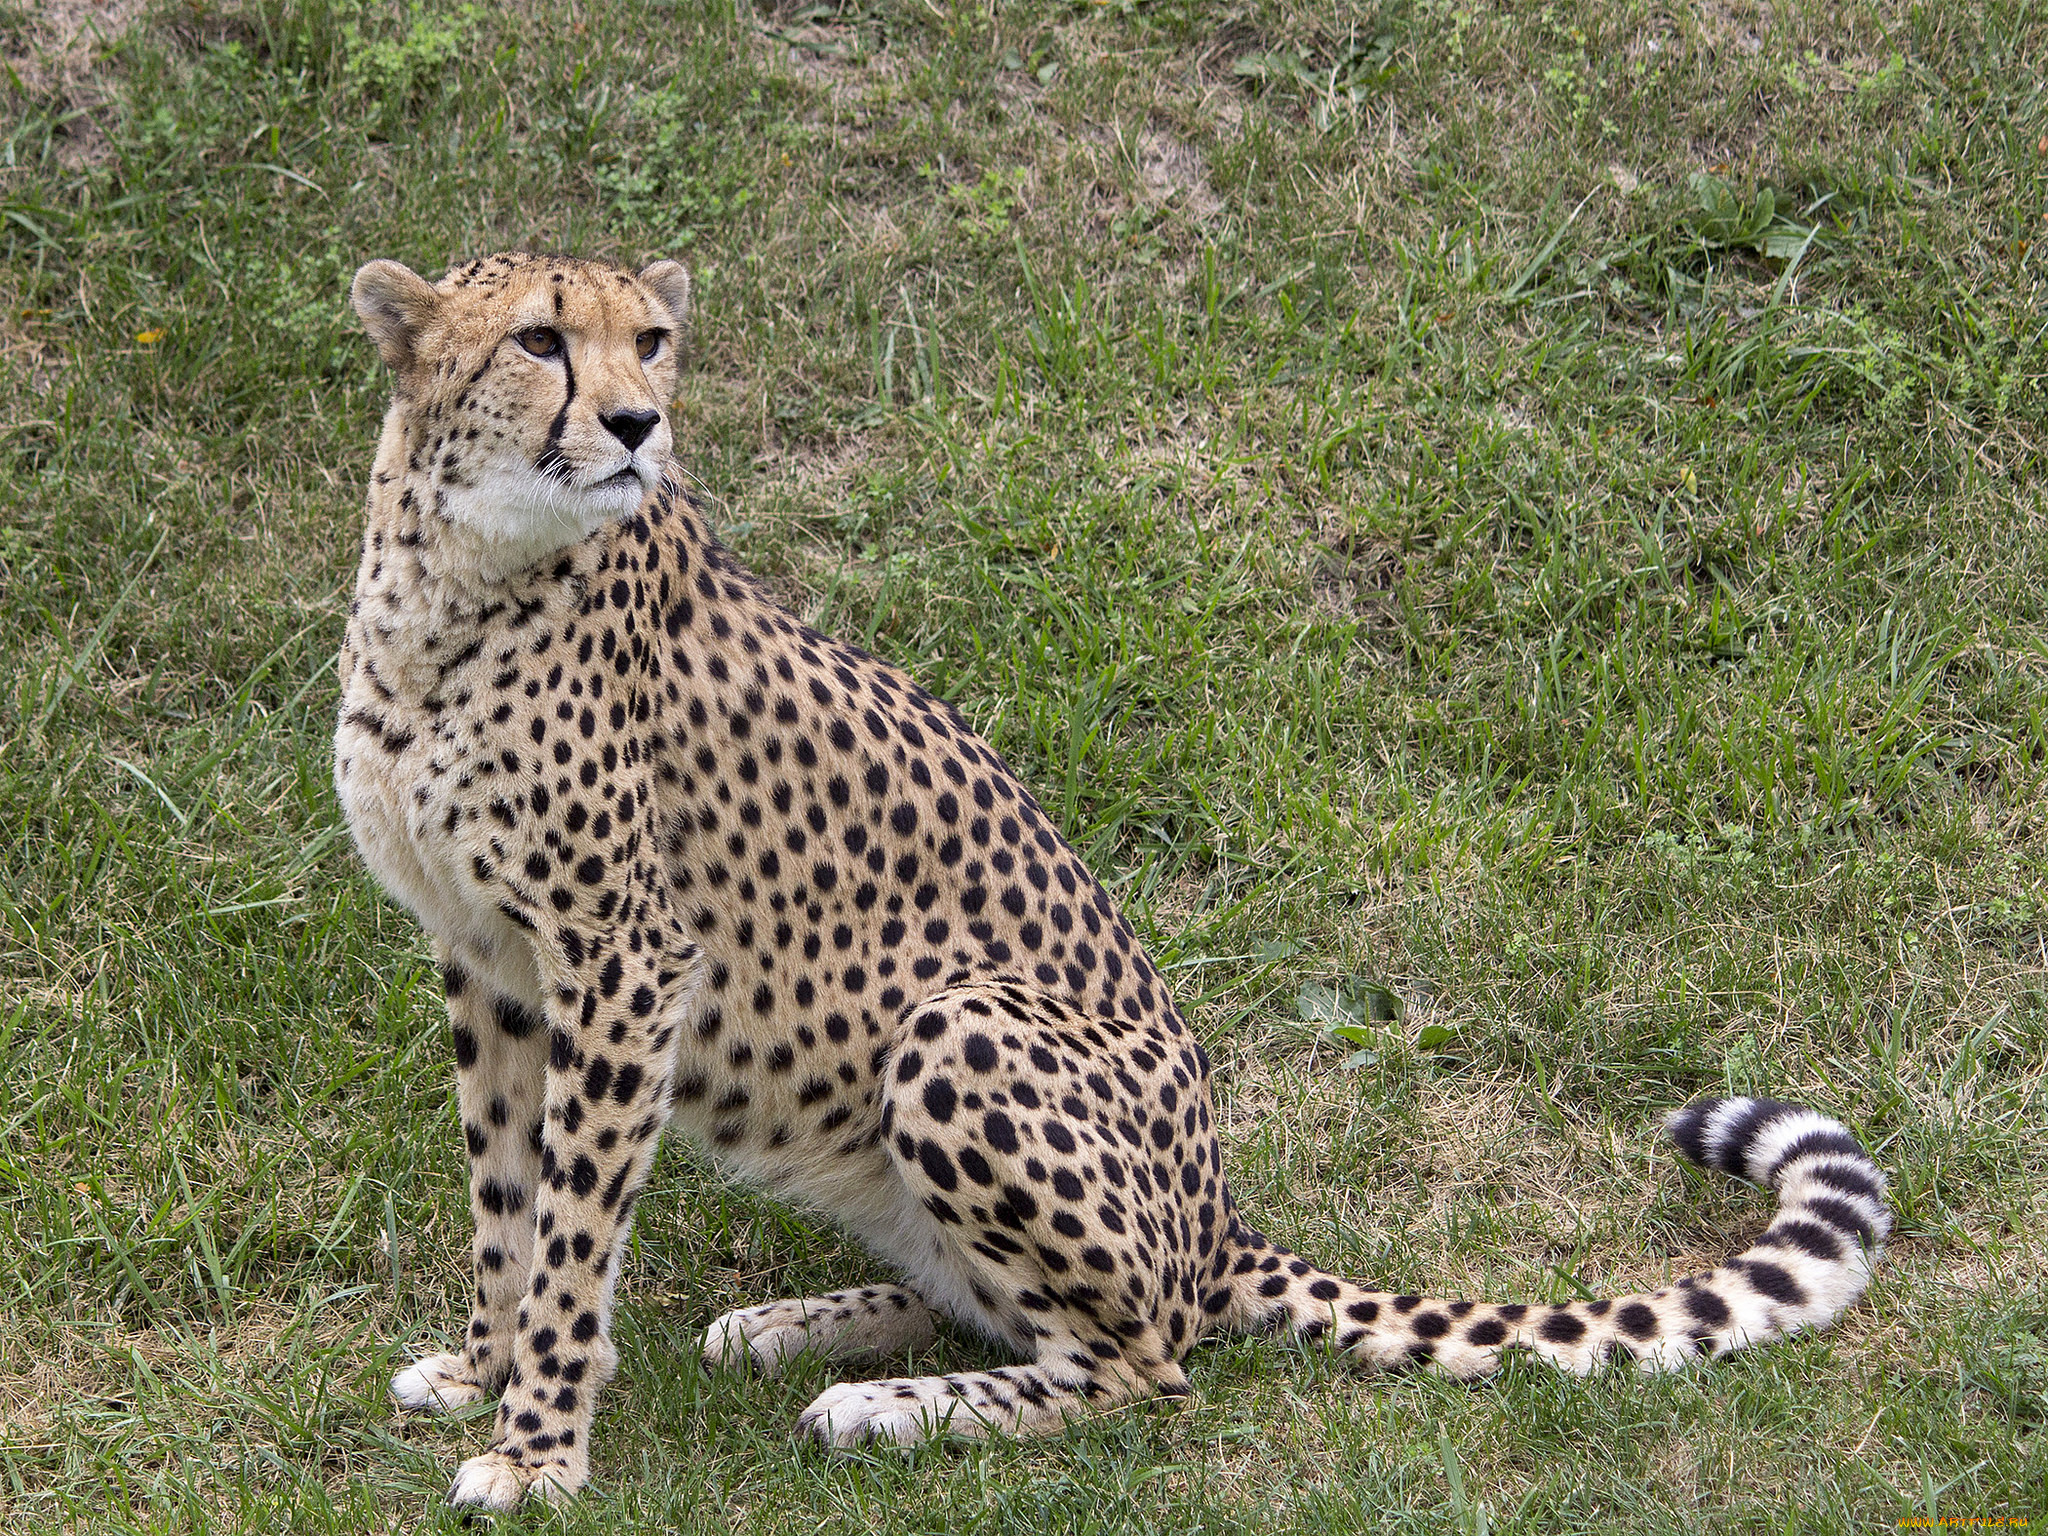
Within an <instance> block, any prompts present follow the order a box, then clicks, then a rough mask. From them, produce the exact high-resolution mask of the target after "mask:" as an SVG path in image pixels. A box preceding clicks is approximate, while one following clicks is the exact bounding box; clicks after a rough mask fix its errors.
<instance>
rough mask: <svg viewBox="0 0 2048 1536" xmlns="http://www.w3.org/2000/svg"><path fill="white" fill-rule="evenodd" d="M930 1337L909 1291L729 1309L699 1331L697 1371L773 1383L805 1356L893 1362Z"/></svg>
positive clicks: (925, 1314) (927, 1313) (886, 1289)
mask: <svg viewBox="0 0 2048 1536" xmlns="http://www.w3.org/2000/svg"><path fill="white" fill-rule="evenodd" d="M932 1337H933V1328H932V1314H931V1309H930V1308H929V1307H927V1306H926V1305H925V1304H924V1302H923V1300H922V1299H921V1298H920V1297H919V1296H918V1295H917V1294H916V1293H915V1292H913V1291H909V1290H906V1289H905V1288H904V1287H902V1286H900V1285H870V1286H862V1287H861V1288H860V1289H859V1290H856V1291H834V1292H833V1293H832V1294H831V1295H829V1296H810V1297H805V1298H802V1299H792V1300H788V1301H771V1302H768V1303H766V1304H765V1305H762V1306H758V1307H736V1308H734V1309H733V1310H732V1311H730V1312H727V1313H726V1314H724V1315H723V1316H722V1317H720V1318H718V1319H717V1320H716V1321H715V1322H713V1323H712V1325H711V1326H710V1327H709V1328H707V1329H705V1330H704V1364H705V1365H706V1366H708V1367H711V1368H712V1369H717V1368H719V1367H721V1366H723V1367H729V1368H730V1367H738V1368H751V1369H753V1370H756V1371H759V1372H760V1373H761V1374H762V1375H764V1376H776V1375H780V1374H781V1372H782V1368H783V1366H784V1365H785V1364H786V1363H787V1362H788V1361H789V1360H791V1359H792V1358H794V1357H795V1356H796V1355H799V1354H802V1353H804V1352H806V1351H808V1352H810V1353H812V1354H815V1355H817V1356H819V1357H820V1358H821V1359H826V1360H840V1359H848V1358H853V1357H857V1356H860V1355H894V1354H900V1353H901V1352H902V1351H904V1350H909V1349H922V1348H923V1347H924V1346H925V1345H927V1344H929V1343H930V1342H931V1341H932Z"/></svg>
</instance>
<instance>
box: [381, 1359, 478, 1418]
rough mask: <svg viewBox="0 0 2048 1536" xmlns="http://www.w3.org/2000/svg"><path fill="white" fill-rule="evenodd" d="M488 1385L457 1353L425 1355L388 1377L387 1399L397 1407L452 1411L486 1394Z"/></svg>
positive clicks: (465, 1406) (464, 1406)
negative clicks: (479, 1379) (423, 1357)
mask: <svg viewBox="0 0 2048 1536" xmlns="http://www.w3.org/2000/svg"><path fill="white" fill-rule="evenodd" d="M490 1395H491V1389H490V1388H489V1387H486V1386H485V1385H484V1384H483V1383H482V1382H480V1381H478V1380H477V1379H476V1378H475V1377H474V1376H473V1375H471V1374H470V1369H469V1362H468V1361H466V1360H464V1359H463V1358H462V1356H460V1355H429V1356H427V1358H426V1359H424V1360H415V1361H414V1362H413V1363H412V1364H411V1365H408V1366H407V1367H406V1368H405V1369H404V1370H402V1371H400V1372H399V1373H398V1374H397V1375H396V1376H394V1377H392V1378H391V1400H392V1401H393V1402H395V1403H397V1404H398V1406H399V1407H401V1408H430V1409H437V1410H439V1411H440V1412H442V1413H453V1412H454V1411H455V1410H456V1409H458V1408H467V1407H468V1406H469V1405H470V1404H471V1403H474V1402H477V1401H479V1400H480V1399H482V1398H486V1397H489V1396H490Z"/></svg>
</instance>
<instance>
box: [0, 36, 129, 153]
mask: <svg viewBox="0 0 2048 1536" xmlns="http://www.w3.org/2000/svg"><path fill="white" fill-rule="evenodd" d="M142 8H143V0H39V3H36V4H32V5H30V6H28V7H27V8H26V11H25V21H26V25H25V26H23V27H21V28H18V29H16V30H15V31H14V32H13V33H12V35H7V34H0V47H4V51H5V55H6V63H7V68H8V69H9V70H10V71H12V78H11V80H10V81H9V82H8V83H7V84H5V85H0V94H9V95H11V94H12V93H13V81H19V82H20V87H21V90H22V91H23V92H25V93H26V94H27V95H29V96H30V97H32V98H34V97H41V98H45V99H47V98H50V97H55V98H56V99H57V100H58V101H59V102H61V103H62V104H63V105H64V106H65V107H67V108H71V109H82V110H81V111H80V113H79V115H78V116H76V117H73V118H72V119H71V120H70V122H69V124H68V125H67V131H66V132H65V134H64V138H63V143H62V146H61V148H60V149H59V151H58V158H59V163H60V164H62V165H64V166H65V167H66V168H67V169H75V168H76V167H78V166H81V165H89V164H93V163H95V162H97V161H98V160H100V159H102V158H103V157H104V156H105V154H106V138H105V136H104V135H103V134H102V133H101V132H100V130H99V125H98V124H97V123H96V122H94V120H93V117H94V114H93V108H95V107H97V106H99V105H100V103H101V102H102V101H104V100H105V99H106V93H105V90H104V88H103V86H102V84H101V82H100V80H99V78H98V73H97V71H98V66H99V60H100V56H101V54H102V53H104V51H105V50H106V49H107V48H108V47H109V46H110V45H112V44H113V43H115V42H117V41H119V40H120V38H121V37H122V35H123V34H124V33H126V32H127V30H128V28H129V25H130V24H131V23H132V22H133V21H134V20H135V18H136V17H137V16H138V15H140V14H141V12H142Z"/></svg>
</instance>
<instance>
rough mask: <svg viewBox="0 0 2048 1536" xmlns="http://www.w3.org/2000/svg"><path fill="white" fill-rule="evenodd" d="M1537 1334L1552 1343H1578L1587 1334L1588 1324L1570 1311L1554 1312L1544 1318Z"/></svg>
mask: <svg viewBox="0 0 2048 1536" xmlns="http://www.w3.org/2000/svg"><path fill="white" fill-rule="evenodd" d="M1536 1336H1537V1337H1538V1338H1539V1339H1545V1340H1547V1341H1549V1342H1550V1343H1552V1344H1576V1343H1578V1342H1579V1340H1580V1339H1583V1338H1584V1337H1585V1336H1586V1325H1585V1324H1584V1323H1583V1322H1581V1321H1580V1320H1579V1319H1578V1318H1576V1317H1574V1316H1572V1314H1571V1313H1569V1312H1553V1313H1551V1314H1550V1316H1548V1317H1546V1318H1545V1319H1543V1323H1542V1326H1540V1327H1539V1328H1537V1330H1536Z"/></svg>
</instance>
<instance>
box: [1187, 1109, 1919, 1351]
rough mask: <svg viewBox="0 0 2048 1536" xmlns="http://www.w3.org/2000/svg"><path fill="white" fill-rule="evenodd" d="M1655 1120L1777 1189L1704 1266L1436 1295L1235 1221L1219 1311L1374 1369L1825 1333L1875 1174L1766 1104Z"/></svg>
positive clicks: (1877, 1200) (1844, 1143) (1793, 1116)
mask: <svg viewBox="0 0 2048 1536" xmlns="http://www.w3.org/2000/svg"><path fill="white" fill-rule="evenodd" d="M1666 1125H1667V1128H1668V1129H1669V1131H1670V1133H1671V1137H1672V1139H1673V1140H1674V1141H1676V1142H1677V1143H1678V1149H1679V1151H1681V1152H1683V1153H1684V1154H1685V1155H1686V1156H1687V1157H1688V1158H1690V1159H1691V1160H1692V1161H1694V1162H1696V1163H1699V1164H1702V1165H1703V1166H1706V1167H1709V1168H1718V1169H1719V1170H1720V1171H1721V1172H1723V1173H1730V1174H1734V1175H1735V1176H1736V1177H1738V1178H1746V1179H1749V1180H1751V1181H1753V1182H1755V1183H1758V1184H1763V1185H1768V1186H1769V1187H1771V1188H1772V1189H1775V1190H1776V1191H1777V1192H1778V1214H1777V1216H1776V1218H1775V1219H1774V1220H1773V1221H1772V1222H1771V1225H1770V1227H1769V1228H1768V1229H1767V1230H1766V1231H1765V1232H1764V1234H1763V1235H1762V1236H1761V1237H1759V1238H1758V1239H1757V1240H1756V1242H1755V1243H1754V1244H1753V1245H1752V1246H1751V1247H1749V1248H1748V1249H1746V1250H1745V1251H1744V1252H1743V1253H1741V1254H1739V1255H1738V1256H1736V1257H1735V1258H1732V1259H1730V1260H1728V1261H1727V1262H1726V1263H1725V1264H1722V1265H1721V1266H1720V1267H1719V1268H1717V1269H1714V1270H1712V1271H1710V1272H1709V1273H1707V1274H1704V1275H1689V1276H1687V1277H1686V1278H1684V1279H1682V1280H1680V1281H1678V1282H1677V1283H1676V1284H1674V1285H1670V1286H1666V1287H1665V1288H1664V1289H1662V1290H1659V1291H1653V1292H1650V1293H1649V1294H1647V1295H1639V1296H1623V1297H1618V1298H1613V1299H1610V1300H1606V1301H1593V1302H1581V1301H1572V1302H1565V1303H1563V1304H1562V1305H1556V1306H1544V1305H1538V1306H1528V1305H1522V1304H1514V1305H1506V1306H1503V1305H1498V1304H1494V1303H1490V1302H1470V1301H1459V1302H1441V1301H1433V1300H1429V1299H1427V1298H1423V1297H1418V1296H1408V1295H1400V1296H1397V1295H1390V1294H1388V1293H1386V1292H1383V1291H1371V1290H1367V1289H1365V1288H1364V1287H1362V1286H1359V1285H1355V1284H1353V1283H1351V1282H1350V1281H1348V1280H1340V1279H1338V1278H1337V1277H1335V1276H1333V1275H1325V1274H1322V1273H1320V1272H1318V1271H1317V1270H1316V1269H1315V1268H1314V1267H1313V1266H1311V1265H1309V1264H1308V1263H1307V1261H1305V1260H1302V1259H1298V1258H1294V1257H1293V1256H1292V1255H1290V1254H1289V1253H1288V1251H1287V1250H1286V1249H1284V1248H1278V1247H1275V1246H1274V1245H1272V1244H1270V1243H1268V1242H1267V1241H1266V1239H1265V1238H1263V1237H1261V1236H1260V1235H1259V1234H1258V1233H1256V1232H1254V1231H1252V1230H1251V1229H1250V1228H1248V1227H1245V1226H1243V1225H1242V1223H1236V1224H1234V1225H1233V1227H1232V1229H1231V1231H1230V1235H1229V1237H1228V1238H1227V1239H1226V1240H1225V1244H1224V1246H1225V1248H1226V1250H1227V1251H1228V1252H1229V1254H1230V1259H1231V1262H1230V1269H1229V1276H1228V1281H1227V1292H1226V1293H1225V1294H1227V1302H1224V1303H1223V1304H1222V1305H1221V1306H1220V1308H1219V1310H1220V1313H1221V1316H1220V1319H1219V1320H1220V1321H1221V1322H1223V1323H1224V1324H1226V1325H1234V1326H1238V1327H1247V1328H1258V1327H1271V1326H1287V1327H1291V1328H1292V1329H1293V1331H1294V1332H1295V1333H1296V1334H1298V1335H1299V1336H1301V1337H1303V1338H1305V1339H1320V1340H1323V1341H1324V1342H1326V1343H1328V1344H1330V1345H1332V1346H1334V1347H1335V1348H1336V1349H1339V1350H1341V1351H1343V1352H1344V1353H1346V1354H1348V1355H1350V1356H1352V1357H1353V1358H1354V1359H1356V1360H1358V1361H1360V1362H1361V1363H1364V1364H1367V1365H1372V1366H1377V1367H1391V1366H1401V1365H1409V1364H1422V1363H1433V1364H1435V1365H1437V1366H1439V1367H1441V1368H1443V1369H1445V1370H1448V1371H1449V1372H1451V1374H1453V1375H1455V1376H1461V1377H1474V1376H1486V1375H1491V1374H1492V1373H1493V1372H1494V1371H1495V1370H1497V1369H1498V1368H1499V1365H1500V1357H1501V1354H1502V1353H1503V1352H1504V1351H1506V1350H1510V1349H1525V1350H1528V1351H1530V1352H1532V1353H1534V1354H1536V1355H1538V1356H1540V1357H1541V1358H1543V1359H1545V1360H1548V1361H1549V1362H1550V1363H1551V1364H1552V1365H1555V1366H1557V1367H1558V1368H1559V1369H1561V1370H1565V1371H1569V1372H1571V1373H1572V1374H1574V1375H1585V1374H1587V1373H1588V1372H1590V1371H1592V1370H1593V1368H1594V1367H1595V1366H1597V1365H1599V1364H1600V1363H1601V1362H1602V1361H1604V1360H1606V1359H1607V1358H1608V1357H1609V1356H1612V1355H1624V1354H1625V1355H1627V1356H1630V1357H1633V1359H1634V1360H1635V1362H1636V1364H1637V1365H1638V1366H1639V1367H1641V1368H1642V1369H1644V1370H1651V1371H1656V1370H1666V1369H1669V1368H1671V1367H1673V1366H1676V1365H1678V1364H1680V1363H1681V1362H1683V1361H1686V1360H1690V1359H1692V1358H1694V1357H1695V1356H1697V1355H1699V1354H1701V1353H1705V1354H1708V1355H1725V1354H1729V1353H1732V1352H1733V1351H1735V1350H1738V1349H1743V1348H1746V1347H1747V1346H1749V1345H1752V1344H1764V1343H1768V1342H1770V1341H1771V1340H1773V1339H1777V1338H1781V1337H1783V1336H1784V1335H1786V1334H1789V1333H1794V1332H1796V1331H1798V1330H1799V1329H1801V1328H1825V1327H1827V1326H1828V1324H1830V1323H1832V1322H1833V1321H1834V1320H1835V1319H1836V1318H1837V1317H1839V1316H1840V1315H1841V1314H1842V1312H1843V1311H1844V1310H1845V1309H1847V1308H1848V1306H1849V1305H1850V1304H1851V1303H1852V1302H1854V1301H1855V1300H1856V1298H1857V1297H1858V1296H1860V1295H1861V1294H1862V1293H1863V1289H1864V1287H1865V1286H1867V1285H1868V1284H1869V1283H1870V1275H1871V1270H1872V1268H1873V1266H1875V1264H1876V1263H1877V1260H1878V1258H1879V1257H1880V1255H1881V1253H1882V1246H1881V1245H1882V1243H1883V1241H1884V1238H1885V1235H1886V1233H1888V1232H1889V1231H1890V1230H1891V1223H1892V1218H1891V1210H1890V1207H1889V1206H1887V1204H1886V1203H1885V1176H1884V1173H1883V1172H1882V1171H1881V1170H1880V1169H1879V1168H1878V1166H1877V1164H1876V1163H1874V1162H1872V1161H1871V1158H1870V1155H1869V1154H1868V1153H1867V1152H1865V1151H1864V1150H1863V1147H1862V1146H1861V1144H1859V1143H1858V1142H1857V1140H1856V1138H1855V1137H1853V1136H1851V1135H1850V1134H1849V1132H1848V1131H1847V1130H1846V1129H1845V1128H1844V1127H1843V1126H1842V1125H1840V1124H1839V1123H1838V1122H1836V1121H1834V1120H1830V1119H1829V1118H1828V1117H1827V1116H1825V1115H1821V1114H1816V1113H1815V1112H1814V1111H1812V1110H1810V1109H1806V1108H1803V1107H1802V1106H1800V1105H1797V1104H1783V1103H1780V1102H1778V1101H1777V1100H1775V1099H1702V1100H1701V1101H1700V1102H1698V1103H1696V1104H1692V1105H1688V1106H1687V1107H1686V1108H1684V1109H1681V1110H1678V1111H1676V1112H1675V1113H1673V1114H1672V1115H1671V1117H1670V1118H1669V1120H1668V1121H1667V1122H1666ZM1217 1305H1218V1304H1217V1303H1212V1307H1213V1306H1217Z"/></svg>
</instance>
